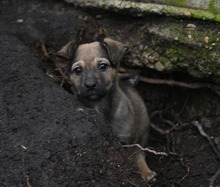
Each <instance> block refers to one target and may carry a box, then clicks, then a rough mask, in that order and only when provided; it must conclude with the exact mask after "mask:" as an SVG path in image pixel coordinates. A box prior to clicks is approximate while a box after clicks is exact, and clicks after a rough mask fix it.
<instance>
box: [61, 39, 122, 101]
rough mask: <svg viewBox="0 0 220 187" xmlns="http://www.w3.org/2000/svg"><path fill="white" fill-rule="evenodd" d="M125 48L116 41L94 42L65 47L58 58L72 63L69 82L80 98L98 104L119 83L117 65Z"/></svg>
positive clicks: (69, 44) (70, 44) (71, 44)
mask: <svg viewBox="0 0 220 187" xmlns="http://www.w3.org/2000/svg"><path fill="white" fill-rule="evenodd" d="M125 51H126V47H125V46H124V45H123V44H122V43H120V42H117V41H115V40H112V39H109V38H105V39H104V41H103V42H92V43H87V44H81V45H79V46H76V44H75V43H74V42H70V43H68V44H67V45H65V46H64V47H63V48H62V49H61V50H60V51H59V52H58V55H59V56H62V57H64V58H66V59H69V60H70V61H71V63H70V65H69V69H70V80H71V81H72V82H73V84H74V86H75V89H76V92H77V94H78V96H79V97H80V98H83V99H87V100H98V99H100V98H102V97H104V96H105V95H106V94H107V93H108V92H109V91H110V90H111V88H112V85H113V84H114V82H115V80H116V75H117V68H118V65H119V63H120V61H121V59H122V57H123V55H124V53H125Z"/></svg>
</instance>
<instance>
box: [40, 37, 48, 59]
mask: <svg viewBox="0 0 220 187" xmlns="http://www.w3.org/2000/svg"><path fill="white" fill-rule="evenodd" d="M38 47H39V48H40V49H41V51H42V52H43V54H44V56H45V57H46V58H49V57H50V55H49V53H48V50H47V47H46V45H45V42H44V41H43V42H39V43H37V48H38Z"/></svg>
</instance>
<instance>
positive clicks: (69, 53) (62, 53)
mask: <svg viewBox="0 0 220 187" xmlns="http://www.w3.org/2000/svg"><path fill="white" fill-rule="evenodd" d="M77 47H78V45H77V44H76V42H75V41H71V42H69V43H67V44H66V45H65V46H63V47H62V48H61V49H60V50H59V51H58V52H57V57H58V58H65V59H67V60H70V59H72V58H73V55H74V52H75V50H76V48H77Z"/></svg>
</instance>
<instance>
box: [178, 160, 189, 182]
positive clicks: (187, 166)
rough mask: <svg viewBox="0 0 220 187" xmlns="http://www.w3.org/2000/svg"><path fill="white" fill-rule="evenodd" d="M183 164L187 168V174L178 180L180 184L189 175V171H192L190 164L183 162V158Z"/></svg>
mask: <svg viewBox="0 0 220 187" xmlns="http://www.w3.org/2000/svg"><path fill="white" fill-rule="evenodd" d="M181 164H182V166H183V167H185V168H186V174H185V175H184V176H183V177H182V178H181V179H180V180H179V181H178V184H180V183H181V182H183V180H185V179H186V178H187V177H188V176H189V173H190V167H189V165H188V164H186V165H185V164H184V163H183V159H182V158H181Z"/></svg>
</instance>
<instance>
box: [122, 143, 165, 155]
mask: <svg viewBox="0 0 220 187" xmlns="http://www.w3.org/2000/svg"><path fill="white" fill-rule="evenodd" d="M122 147H128V148H129V147H130V148H131V147H138V148H139V149H140V150H141V151H147V152H149V153H152V154H154V155H162V156H168V154H167V153H165V152H157V151H155V150H153V149H149V148H143V147H142V146H141V145H139V144H130V145H123V146H122Z"/></svg>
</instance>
